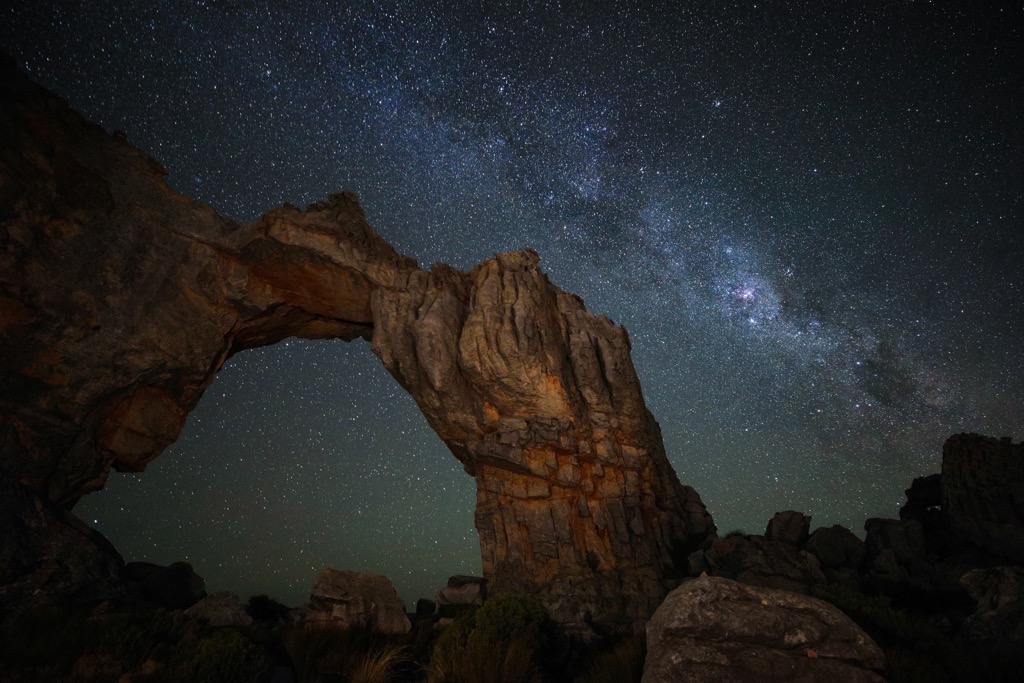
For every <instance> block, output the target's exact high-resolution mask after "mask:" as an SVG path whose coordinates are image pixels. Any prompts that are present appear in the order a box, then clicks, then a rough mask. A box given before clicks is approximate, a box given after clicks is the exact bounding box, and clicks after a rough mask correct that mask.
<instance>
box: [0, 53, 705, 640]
mask: <svg viewBox="0 0 1024 683" xmlns="http://www.w3.org/2000/svg"><path fill="white" fill-rule="evenodd" d="M0 96H2V104H0V125H2V128H3V131H4V135H3V138H2V142H0V145H2V146H0V164H2V165H0V180H2V182H3V185H2V189H0V199H2V209H3V213H4V216H6V217H7V218H6V222H5V226H6V227H5V228H4V233H3V235H2V245H3V247H4V252H3V259H4V260H3V261H2V270H0V273H2V277H3V280H2V284H3V289H2V290H0V311H3V312H4V315H3V318H2V339H3V341H2V344H3V347H2V348H0V359H2V360H0V363H2V371H3V376H4V377H6V378H9V381H7V382H5V383H4V385H3V386H2V387H0V458H2V460H0V462H2V464H3V465H2V467H3V473H4V475H5V476H6V477H7V478H8V479H10V480H13V481H16V482H18V484H17V486H18V487H19V491H23V493H24V495H27V496H29V497H34V498H36V499H38V500H40V502H41V504H45V505H49V504H51V503H52V504H57V505H62V506H64V507H67V508H70V507H71V506H72V505H73V504H74V502H75V501H76V500H78V498H80V497H81V496H82V495H84V494H85V493H88V492H89V491H91V490H95V489H97V488H99V487H101V486H102V485H103V482H104V481H105V478H106V476H107V473H108V472H109V470H110V468H111V467H114V468H117V469H121V470H141V469H143V468H144V467H145V466H146V464H147V463H148V462H149V461H151V460H152V459H153V458H155V457H156V456H158V455H159V454H160V452H161V451H162V450H163V449H164V448H166V446H167V445H168V444H170V443H171V442H173V440H174V439H175V438H177V435H178V433H179V432H180V429H181V427H182V425H183V423H184V420H185V417H186V415H187V414H188V412H189V411H190V410H191V409H192V408H193V407H194V406H195V404H196V402H197V401H198V400H199V398H200V396H201V395H202V392H203V390H204V389H205V388H206V387H207V386H208V385H209V384H210V382H212V380H213V378H214V376H215V374H216V372H217V370H218V369H219V368H220V367H221V365H222V364H223V363H224V361H225V359H226V358H228V357H229V356H230V355H231V354H233V353H236V352H238V351H241V350H244V349H246V348H251V347H255V346H261V345H266V344H272V343H275V342H277V341H279V340H281V339H284V338H286V337H290V336H296V337H305V338H314V339H323V338H339V339H343V340H346V341H348V340H352V339H355V338H356V337H363V338H368V339H371V342H372V348H373V350H374V352H375V353H376V354H377V355H378V356H379V357H380V358H381V360H382V362H383V363H384V365H385V367H386V368H387V369H388V370H389V371H390V372H391V373H392V374H393V375H394V376H395V377H396V378H397V379H398V381H399V382H400V383H401V384H402V386H403V387H405V388H406V389H407V390H408V391H409V392H410V394H411V395H412V396H413V398H414V399H415V400H416V402H417V404H418V405H419V407H420V409H421V410H422V411H423V413H424V415H425V416H426V418H427V421H428V423H429V424H430V425H431V427H432V428H433V429H434V430H435V431H436V432H437V433H438V435H439V436H440V437H441V439H442V440H443V441H444V442H445V443H446V444H447V445H448V447H449V449H450V450H451V451H452V453H453V454H454V455H455V457H456V458H458V459H459V461H460V462H461V463H462V464H463V466H464V467H465V469H466V471H467V472H468V473H469V474H470V475H472V476H473V477H474V478H475V480H476V484H477V511H476V525H477V529H478V531H479V533H480V541H481V551H482V556H483V557H482V559H483V567H484V573H485V575H486V576H487V577H488V579H489V581H490V587H491V589H492V590H496V591H502V590H529V591H531V592H534V593H536V594H538V595H539V596H541V597H542V598H543V599H545V601H546V602H547V603H548V605H549V607H550V608H551V610H552V612H553V614H554V616H555V617H556V618H557V619H558V620H560V621H562V622H565V623H583V622H585V621H587V620H593V621H595V622H598V623H602V624H605V625H607V626H610V627H613V628H617V629H626V630H628V629H635V628H637V627H638V625H639V624H642V622H643V621H644V620H645V619H646V618H647V617H648V616H649V615H650V614H651V613H652V612H653V610H654V608H655V607H656V606H657V604H658V603H659V602H660V600H661V599H662V598H663V597H664V595H665V592H666V589H667V584H666V578H667V577H668V576H669V575H670V574H671V572H675V571H679V570H680V569H685V560H686V555H687V554H688V553H689V552H690V551H691V550H693V549H695V548H696V547H697V546H698V545H699V544H700V543H701V542H702V541H703V540H704V539H705V538H707V537H708V536H709V535H710V534H712V533H713V532H714V525H713V523H712V521H711V517H710V516H709V515H708V514H707V512H706V510H705V508H704V506H703V504H702V503H701V501H700V498H699V496H698V495H697V494H696V492H695V491H693V489H691V488H689V487H684V486H682V485H681V484H680V483H679V481H678V479H677V478H676V475H675V473H674V471H673V470H672V467H671V465H670V464H669V462H668V459H667V458H666V456H665V452H664V446H663V444H662V440H661V435H660V430H659V429H658V425H657V423H656V422H655V420H654V418H653V416H652V415H651V414H650V412H649V411H648V410H647V408H646V406H645V404H644V401H643V396H642V393H641V390H640V385H639V382H638V380H637V377H636V372H635V370H634V368H633V365H632V361H631V359H630V355H629V340H628V336H627V334H626V331H625V330H624V329H623V328H622V327H620V326H617V325H615V324H614V323H612V322H611V321H610V320H608V319H607V318H604V317H601V316H595V315H593V314H591V313H589V312H588V311H587V310H586V308H585V306H584V305H583V302H582V301H581V300H580V299H578V298H577V297H574V296H572V295H570V294H567V293H565V292H563V291H561V290H559V289H558V288H557V287H555V286H554V285H552V284H551V283H550V282H549V281H548V279H547V277H546V276H544V275H543V273H541V271H540V270H539V268H538V257H537V255H536V254H535V253H534V252H532V251H530V250H525V251H520V252H513V253H508V254H501V255H497V256H495V257H494V258H492V259H489V260H487V261H485V262H484V263H483V264H481V265H479V266H477V267H476V268H474V269H473V270H471V271H470V272H468V273H467V272H460V271H457V270H455V269H452V268H450V267H447V266H443V265H439V266H435V267H434V268H432V269H431V270H430V271H424V270H420V269H419V268H418V266H417V264H416V263H415V261H413V260H412V259H410V258H408V257H405V256H402V255H400V254H398V253H397V252H395V251H394V249H392V248H391V246H390V245H388V244H387V243H386V242H385V241H384V240H382V239H381V238H380V237H379V236H378V235H377V234H376V233H375V232H374V231H373V229H372V228H371V227H370V226H369V225H368V223H367V222H366V219H365V216H364V215H363V212H362V210H361V208H360V207H359V204H358V202H357V200H356V198H355V196H354V195H352V194H349V193H341V194H337V195H334V196H332V197H331V198H330V199H329V200H327V201H325V202H322V203H319V204H314V205H313V206H311V207H309V208H308V209H307V210H306V211H300V210H299V209H296V208H295V207H291V206H285V207H282V208H280V209H276V210H274V211H271V212H270V213H268V214H266V215H265V216H264V217H263V218H262V219H260V220H259V221H256V222H255V223H252V224H250V225H246V226H239V225H237V224H235V223H233V222H232V221H230V220H228V219H225V218H223V217H220V216H218V215H217V214H216V213H215V212H214V211H213V210H212V209H211V208H209V207H208V206H205V205H203V204H200V203H198V202H195V201H192V200H190V199H188V198H186V197H184V196H182V195H180V194H178V193H176V192H174V191H173V190H171V189H169V188H168V187H167V186H166V185H165V184H164V182H163V179H162V175H163V170H162V169H161V168H160V166H159V165H158V164H157V163H156V162H154V161H153V160H151V159H150V158H148V157H146V156H145V155H144V154H143V153H141V152H139V151H138V150H137V149H135V148H133V147H131V146H130V145H129V144H127V142H125V141H124V140H123V138H121V137H118V136H116V135H115V136H111V135H108V134H106V133H105V132H104V131H102V130H101V129H100V128H98V127H96V126H94V125H91V124H88V123H87V122H85V121H84V120H83V119H82V118H81V117H80V116H78V115H77V114H75V113H74V112H72V111H70V110H69V109H68V108H67V107H66V106H65V105H63V103H60V102H59V101H58V100H56V98H54V97H53V96H52V95H49V94H48V93H46V92H45V91H43V90H42V89H40V88H38V87H36V86H34V85H32V84H30V83H29V82H28V81H27V80H25V79H24V77H23V76H21V74H19V73H18V72H17V71H16V69H15V68H14V67H13V66H12V65H10V64H6V65H4V66H3V85H2V92H0ZM12 485H13V484H12ZM19 495H21V494H19ZM19 500H20V498H19ZM53 514H54V515H56V516H58V517H59V516H60V513H58V512H54V513H53ZM65 521H67V520H65ZM69 523H70V522H69ZM19 571H20V570H19ZM8 574H9V575H8V576H0V583H6V584H8V585H14V584H16V583H17V584H18V585H22V584H24V586H31V585H32V582H33V581H36V582H38V581H44V579H45V577H43V578H39V577H36V578H32V577H33V576H36V574H34V573H33V572H32V571H28V572H26V571H21V573H20V574H19V573H18V572H17V571H15V572H14V573H13V574H11V572H8ZM26 581H27V582H28V583H25V582H26ZM18 582H21V583H18ZM58 592H59V591H58ZM65 592H67V591H65ZM2 595H4V594H3V593H2V592H0V596H2Z"/></svg>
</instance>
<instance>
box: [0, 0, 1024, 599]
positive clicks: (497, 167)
mask: <svg viewBox="0 0 1024 683" xmlns="http://www.w3.org/2000/svg"><path fill="white" fill-rule="evenodd" d="M997 5H1004V6H1003V7H1002V8H999V7H997ZM1022 16H1024V12H1022V7H1021V3H1019V2H1015V3H963V2H960V3H935V2H921V1H918V2H910V1H903V2H900V1H896V2H887V3H874V2H868V3H854V2H834V3H833V2H829V3H821V2H784V3H783V2H760V1H752V2H751V1H748V2H720V1H717V0H707V1H701V2H687V1H678V2H638V1H631V2H605V1H603V0H593V1H590V2H531V1H519V2H509V3H488V2H479V1H477V2H429V1H415V2H362V1H359V0H355V1H353V2H344V3H342V2H313V1H310V0H291V1H289V2H287V3H284V2H280V3H268V2H240V1H232V2H214V1H213V0H206V1H198V2H172V1H169V0H146V1H145V2H114V3H112V2H106V1H103V0H88V1H85V0H82V1H80V2H56V3H54V2H49V3H48V2H41V1H39V0H35V1H33V2H27V1H23V0H15V2H13V3H5V9H0V49H3V50H5V51H6V52H8V53H9V54H10V55H12V56H13V57H14V58H15V59H16V61H17V62H18V63H19V64H20V65H21V66H22V67H23V68H24V69H25V70H26V71H27V72H28V73H29V75H30V76H31V77H32V78H33V79H35V80H36V81H37V82H39V83H41V84H43V85H45V86H46V87H48V88H50V89H52V90H54V91H55V92H56V93H58V94H59V95H60V96H62V97H63V98H65V99H66V100H67V101H68V102H69V103H70V104H71V105H72V106H73V107H74V108H76V109H78V110H79V111H81V112H82V113H84V114H85V115H86V116H87V117H89V118H91V119H93V120H95V121H97V122H99V123H100V124H101V125H103V126H104V127H106V128H107V129H108V130H120V131H123V132H124V133H125V134H126V135H127V137H128V139H129V140H131V141H132V142H133V143H134V144H135V145H137V146H138V147H140V148H142V149H143V150H145V151H146V152H148V153H149V154H151V155H152V156H154V157H155V158H157V159H158V160H160V161H161V162H162V163H163V164H164V165H165V166H166V167H167V169H168V182H169V183H170V184H171V185H173V186H174V187H176V188H178V189H180V190H181V191H183V192H185V193H186V194H189V195H190V196H193V197H195V198H197V199H201V200H203V201H205V202H208V203H210V204H212V205H213V206H214V207H216V208H217V209H218V210H219V211H220V212H221V213H223V214H225V215H227V216H230V217H232V218H234V219H236V220H238V221H241V222H245V221H250V220H253V219H255V218H257V217H258V216H259V215H261V214H262V213H263V212H264V211H267V210H269V209H270V208H272V207H274V206H277V205H280V204H282V203H285V202H289V203H292V204H295V205H299V206H305V205H307V204H309V203H312V202H314V201H317V200H319V199H322V198H324V197H326V196H327V195H328V194H329V193H331V192H334V191H337V190H338V189H340V188H349V189H352V190H354V191H355V192H357V193H358V194H359V196H360V197H361V199H362V202H363V205H364V208H365V210H366V213H367V215H368V217H369V220H370V222H371V224H373V225H374V227H375V228H376V229H377V230H378V232H380V233H381V234H382V235H383V236H384V237H385V238H386V239H388V240H389V241H390V242H391V243H392V244H393V245H395V247H396V248H397V249H398V250H399V251H402V252H404V253H406V254H408V255H410V256H413V257H414V258H416V259H417V260H418V261H419V262H420V264H421V265H424V266H427V265H430V264H431V263H434V262H437V261H444V262H447V263H450V264H452V265H454V266H456V267H460V268H469V267H471V266H473V265H474V264H476V263H478V262H479V261H481V260H482V259H484V258H487V257H488V256H490V255H491V254H493V253H495V252H500V251H507V250H512V249H518V248H521V247H524V246H532V247H534V248H535V249H536V250H537V251H538V252H539V253H540V255H541V265H542V267H543V268H544V269H545V270H546V271H547V272H548V274H549V276H550V277H551V279H552V281H553V282H555V283H556V284H558V285H559V286H561V287H562V288H563V289H566V290H568V291H571V292H574V293H577V294H579V295H581V296H582V297H583V298H584V299H585V301H586V302H587V305H588V307H589V308H590V309H591V310H592V311H594V312H597V313H601V314H605V315H607V316H609V317H611V318H612V319H614V320H615V321H616V322H619V323H622V324H624V325H625V326H626V327H627V328H628V329H629V330H630V334H631V338H632V341H633V358H634V362H635V364H636V367H637V371H638V373H639V375H640V379H641V382H642V384H643V387H644V393H645V396H646V398H647V402H648V406H649V407H650V409H651V410H652V412H653V413H654V414H655V416H656V417H657V419H658V421H659V422H660V424H661V426H662V429H663V431H664V436H665V444H666V448H667V450H668V453H669V458H670V459H671V461H672V463H673V465H674V467H675V469H676V471H677V472H678V474H679V477H680V479H681V480H682V481H683V482H684V483H686V484H689V485H692V486H694V487H695V488H696V489H697V490H698V491H699V492H700V493H701V495H702V497H703V499H704V502H705V503H706V504H707V506H708V508H709V509H710V511H711V513H712V514H713V515H714V517H715V519H716V522H717V523H718V526H719V530H720V531H721V532H723V533H724V532H726V531H729V530H732V529H735V528H742V529H744V530H746V531H747V532H757V533H760V532H763V529H764V527H765V524H766V522H767V520H768V519H769V518H770V516H771V515H772V514H773V513H774V512H775V511H777V510H784V509H796V510H801V511H803V512H806V513H808V514H811V515H812V517H813V521H812V527H817V526H820V525H831V524H835V523H840V524H843V525H845V526H847V527H849V528H851V529H853V530H857V531H859V530H861V529H862V528H863V523H864V520H865V519H866V518H868V517H873V516H883V517H895V516H897V513H898V506H899V505H900V503H901V502H902V500H903V489H905V488H906V487H907V486H909V484H910V481H911V479H912V478H913V477H915V476H921V475H924V474H929V473H932V472H936V471H938V469H939V463H940V457H941V447H942V443H943V442H944V440H945V439H946V437H947V436H949V435H950V434H953V433H957V432H961V431H976V432H981V433H986V434H990V435H993V436H1009V435H1012V436H1014V437H1015V438H1016V439H1020V438H1021V437H1024V353H1022V351H1024V144H1022V137H1024V133H1022V131H1024V85H1022V74H1024V68H1022V67H1024V60H1022V45H1024V40H1022V38H1024V30H1022V26H1024V21H1022ZM474 495H475V494H474V485H473V481H472V480H471V479H470V478H469V477H468V476H466V475H465V474H464V473H463V472H462V470H461V468H460V466H459V465H458V463H457V462H456V461H455V459H454V458H453V457H452V456H451V455H450V454H449V453H448V452H447V450H446V449H445V447H444V445H443V444H442V443H441V442H440V440H439V439H438V438H437V437H436V436H435V435H434V434H433V432H431V431H430V429H429V428H428V427H427V425H426V422H425V420H424V419H423V417H422V416H421V415H420V413H419V412H418V409H417V408H416V406H415V404H414V403H413V401H412V399H411V398H410V397H409V396H408V395H406V394H405V393H404V392H403V391H402V390H401V388H399V387H398V385H397V383H396V382H395V381H394V380H392V379H391V377H390V376H389V375H388V374H387V373H386V372H385V371H384V370H383V368H382V367H381V366H380V364H379V362H378V361H377V359H376V358H375V357H374V356H373V355H372V353H371V352H370V350H369V347H368V345H367V344H365V343H363V342H361V341H356V342H353V343H351V344H344V343H341V342H323V341H321V342H308V341H301V340H290V341H286V342H283V343H280V344H278V345H276V346H273V347H268V348H265V349H257V350H252V351H247V352H244V353H242V354H239V355H238V356H236V357H235V358H233V359H232V360H231V361H229V362H228V364H227V365H225V367H224V369H223V370H222V371H221V373H220V375H219V376H218V378H217V380H216V381H215V383H214V384H213V385H212V386H211V387H210V389H209V390H208V391H207V393H206V395H205V396H204V397H203V399H202V401H201V402H200V405H199V406H198V408H197V409H196V410H195V412H194V413H193V414H192V415H191V417H190V418H189V422H188V424H187V425H186V428H185V431H184V433H183V435H182V437H181V439H180V440H179V441H178V442H177V443H176V444H174V445H173V446H172V447H171V448H169V449H168V451H167V452H166V453H165V454H164V455H163V456H162V457H161V458H160V459H158V460H157V461H155V462H154V463H153V464H152V465H151V466H150V468H149V469H148V470H147V472H146V473H145V474H143V475H129V474H116V473H115V474H112V475H111V478H110V481H109V483H108V485H107V488H106V489H104V490H103V491H101V492H99V493H96V494H92V495H90V496H88V497H86V498H85V499H83V501H82V502H81V503H79V505H78V507H77V508H76V512H77V513H78V514H79V515H80V516H82V517H83V519H85V520H86V521H87V522H88V523H90V524H91V525H93V526H95V527H96V528H98V529H99V530H101V531H102V532H103V533H104V534H106V535H107V536H108V537H109V538H110V539H111V540H112V541H113V542H114V544H115V545H116V546H117V547H118V548H119V549H120V550H121V552H122V553H123V554H124V555H125V557H126V558H127V559H129V560H148V561H152V562H159V563H169V562H172V561H176V560H187V561H189V562H191V563H192V564H193V565H194V566H195V568H196V570H197V571H198V572H199V573H200V574H201V575H203V576H204V577H205V578H206V581H207V587H208V589H209V590H211V591H212V590H219V589H223V588H230V589H232V590H235V591H236V592H238V593H239V594H240V595H241V596H242V597H243V598H244V597H246V596H248V595H251V594H255V593H269V594H271V595H273V596H275V597H277V598H278V599H279V600H282V601H284V602H286V603H288V604H293V605H294V604H298V603H300V602H301V601H303V600H304V599H305V597H306V595H307V594H308V590H309V586H310V585H311V583H312V579H313V576H314V573H315V572H316V571H317V570H318V569H319V568H321V567H323V566H328V565H330V566H334V567H337V568H343V569H354V570H369V571H374V572H377V573H383V574H386V575H388V576H390V577H391V578H392V579H393V581H394V582H395V584H396V587H397V589H398V591H399V593H400V595H401V596H402V597H403V598H404V599H405V600H406V602H407V604H409V603H411V602H412V601H414V600H415V599H416V598H419V597H432V596H433V593H434V591H435V590H436V589H437V588H438V587H439V586H441V585H443V584H444V581H445V579H446V577H447V576H448V575H450V574H456V573H478V572H479V571H480V560H479V548H478V541H477V536H476V532H475V530H474V528H473V515H472V511H473V504H474Z"/></svg>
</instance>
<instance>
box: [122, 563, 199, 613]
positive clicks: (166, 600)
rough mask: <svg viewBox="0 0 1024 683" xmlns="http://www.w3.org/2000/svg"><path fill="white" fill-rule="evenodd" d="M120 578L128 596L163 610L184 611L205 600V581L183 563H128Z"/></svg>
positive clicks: (189, 566) (190, 566)
mask: <svg viewBox="0 0 1024 683" xmlns="http://www.w3.org/2000/svg"><path fill="white" fill-rule="evenodd" d="M124 577H125V583H126V587H127V592H128V595H129V596H130V597H132V598H134V599H136V600H143V601H145V602H149V603H153V604H155V605H158V606H160V607H163V608H165V609H186V608H188V607H191V606H192V605H195V604H196V603H197V602H199V601H200V600H202V599H203V598H204V597H206V581H205V580H204V579H203V577H201V576H199V575H198V574H196V572H195V570H194V569H193V568H192V565H190V564H189V563H187V562H175V563H173V564H170V565H168V566H166V567H164V566H161V565H158V564H152V563H151V562H129V563H128V564H126V565H125V567H124Z"/></svg>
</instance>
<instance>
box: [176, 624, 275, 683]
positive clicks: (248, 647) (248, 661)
mask: <svg viewBox="0 0 1024 683" xmlns="http://www.w3.org/2000/svg"><path fill="white" fill-rule="evenodd" d="M172 667H173V674H172V677H171V678H169V679H168V680H182V681H185V680H187V681H194V682H196V683H250V682H251V681H254V680H256V678H257V677H258V676H259V675H260V674H262V673H264V672H266V671H267V670H268V669H269V668H270V658H269V657H268V656H267V653H266V651H265V650H264V649H263V648H261V647H260V646H258V645H256V644H255V643H253V642H252V641H251V640H249V639H248V638H246V637H245V636H243V635H242V634H241V633H239V632H238V631H236V630H235V629H233V628H218V629H216V630H214V631H212V632H210V633H208V634H204V635H202V636H200V637H198V638H189V639H187V640H186V642H184V643H182V646H181V647H179V648H178V649H177V650H176V656H175V658H174V661H173V663H172ZM169 673H170V672H169Z"/></svg>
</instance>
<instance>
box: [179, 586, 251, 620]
mask: <svg viewBox="0 0 1024 683" xmlns="http://www.w3.org/2000/svg"><path fill="white" fill-rule="evenodd" d="M185 614H188V615H189V616H193V617H196V618H199V619H203V620H205V621H206V622H207V623H209V624H210V625H211V626H251V625H252V623H253V619H252V617H251V616H250V615H249V613H248V612H246V611H245V606H244V605H242V601H241V600H240V599H239V597H238V596H237V595H236V594H235V593H232V592H231V591H219V592H217V593H212V594H210V595H207V596H206V597H204V598H203V599H202V600H200V601H199V602H197V603H196V604H194V605H192V606H191V607H189V608H188V609H187V610H185Z"/></svg>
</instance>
